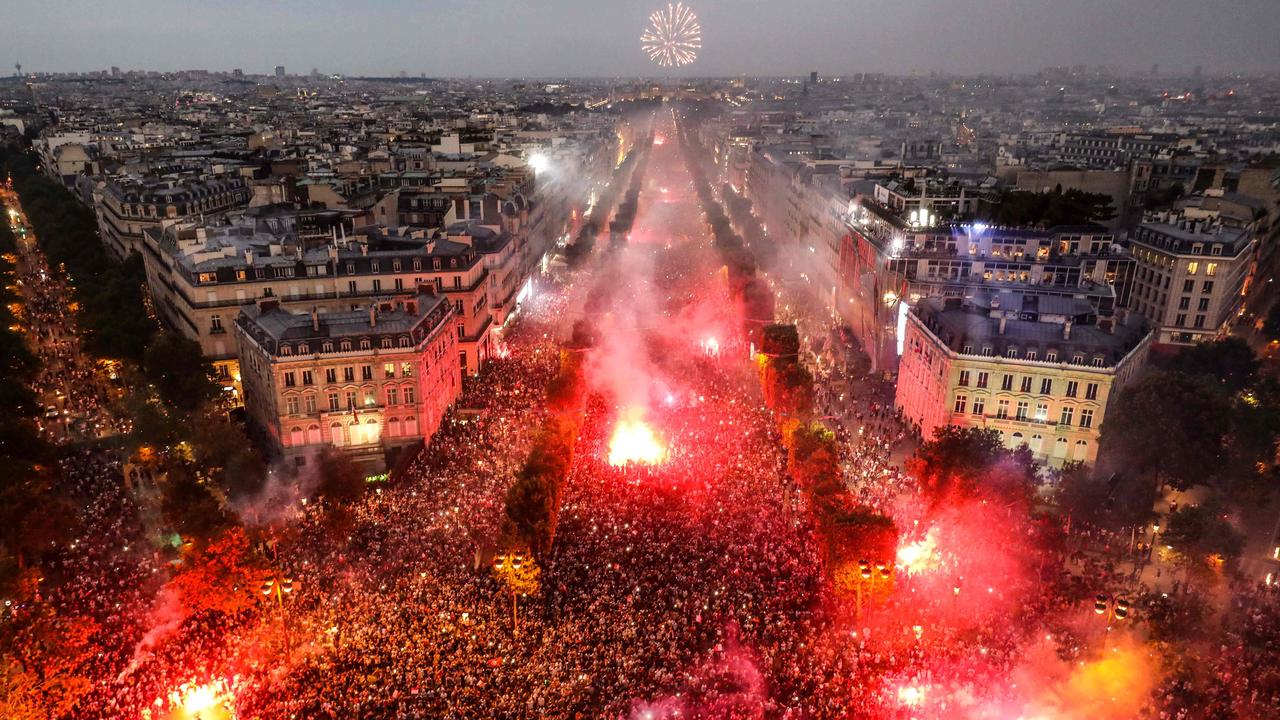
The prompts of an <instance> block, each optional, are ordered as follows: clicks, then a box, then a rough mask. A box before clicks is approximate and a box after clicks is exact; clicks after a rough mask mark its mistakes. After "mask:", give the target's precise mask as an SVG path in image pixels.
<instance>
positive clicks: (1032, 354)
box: [1027, 350, 1036, 360]
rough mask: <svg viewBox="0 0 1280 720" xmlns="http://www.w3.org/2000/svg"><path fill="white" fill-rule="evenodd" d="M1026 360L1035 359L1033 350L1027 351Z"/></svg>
mask: <svg viewBox="0 0 1280 720" xmlns="http://www.w3.org/2000/svg"><path fill="white" fill-rule="evenodd" d="M1027 359H1028V360H1035V359H1036V351H1035V350H1028V351H1027Z"/></svg>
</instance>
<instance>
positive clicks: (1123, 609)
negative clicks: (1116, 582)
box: [1093, 593, 1129, 650]
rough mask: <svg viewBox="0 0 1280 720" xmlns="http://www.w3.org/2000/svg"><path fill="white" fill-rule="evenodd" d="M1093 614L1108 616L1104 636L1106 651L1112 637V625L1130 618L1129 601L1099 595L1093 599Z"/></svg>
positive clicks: (1103, 646)
mask: <svg viewBox="0 0 1280 720" xmlns="http://www.w3.org/2000/svg"><path fill="white" fill-rule="evenodd" d="M1093 612H1094V614H1095V615H1103V616H1106V619H1107V630H1106V634H1105V635H1103V636H1102V649H1103V650H1106V649H1107V641H1108V639H1109V638H1110V637H1111V625H1112V624H1113V623H1116V622H1123V621H1124V620H1126V619H1128V617H1129V601H1128V600H1127V599H1125V598H1123V597H1120V596H1119V595H1108V594H1107V593H1098V594H1097V595H1095V596H1094V597H1093Z"/></svg>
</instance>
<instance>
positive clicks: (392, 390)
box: [387, 387, 400, 406]
mask: <svg viewBox="0 0 1280 720" xmlns="http://www.w3.org/2000/svg"><path fill="white" fill-rule="evenodd" d="M399 404H400V388H396V387H389V388H387V405H392V406H394V405H399Z"/></svg>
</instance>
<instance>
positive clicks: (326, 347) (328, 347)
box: [320, 340, 333, 353]
mask: <svg viewBox="0 0 1280 720" xmlns="http://www.w3.org/2000/svg"><path fill="white" fill-rule="evenodd" d="M320 351H321V352H327V353H331V352H333V343H332V342H329V341H327V340H326V341H325V342H324V343H323V344H322V345H321V346H320Z"/></svg>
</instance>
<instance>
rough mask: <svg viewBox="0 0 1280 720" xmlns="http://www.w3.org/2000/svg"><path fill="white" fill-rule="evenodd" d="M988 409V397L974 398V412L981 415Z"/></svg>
mask: <svg viewBox="0 0 1280 720" xmlns="http://www.w3.org/2000/svg"><path fill="white" fill-rule="evenodd" d="M986 409H987V401H986V398H981V397H976V398H974V399H973V414H974V415H981V414H982V412H983V411H984V410H986Z"/></svg>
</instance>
